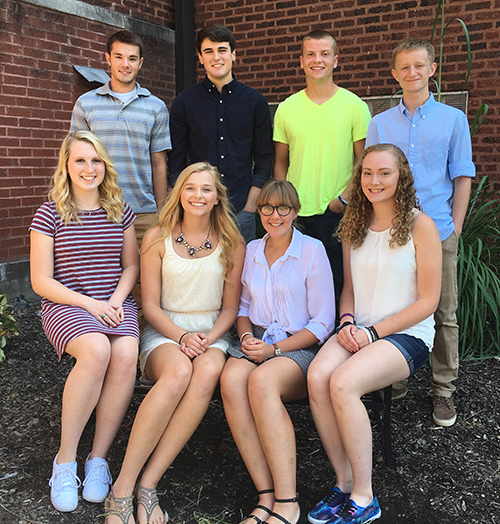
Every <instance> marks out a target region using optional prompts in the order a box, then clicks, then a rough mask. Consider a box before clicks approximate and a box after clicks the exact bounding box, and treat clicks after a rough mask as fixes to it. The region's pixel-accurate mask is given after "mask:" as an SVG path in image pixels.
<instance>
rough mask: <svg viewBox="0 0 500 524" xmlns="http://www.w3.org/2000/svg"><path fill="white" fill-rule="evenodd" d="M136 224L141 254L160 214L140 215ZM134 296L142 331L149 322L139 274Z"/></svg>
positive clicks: (133, 292)
mask: <svg viewBox="0 0 500 524" xmlns="http://www.w3.org/2000/svg"><path fill="white" fill-rule="evenodd" d="M136 217H137V218H136V219H135V222H134V226H135V236H136V237H137V244H138V246H139V252H140V250H141V245H142V240H143V239H144V235H145V234H146V231H147V230H148V229H149V228H150V227H152V226H154V225H155V224H156V223H157V222H158V213H138V214H137V215H136ZM132 295H134V299H135V301H136V303H137V310H138V314H139V328H140V330H141V333H142V330H143V329H144V328H145V327H146V326H147V322H146V320H145V319H144V317H143V315H142V299H141V275H140V274H139V280H138V281H137V284H136V285H135V286H134V289H133V290H132Z"/></svg>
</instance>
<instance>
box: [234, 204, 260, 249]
mask: <svg viewBox="0 0 500 524" xmlns="http://www.w3.org/2000/svg"><path fill="white" fill-rule="evenodd" d="M236 218H237V219H238V223H237V226H238V229H239V230H240V232H241V235H242V236H243V238H244V239H245V244H248V243H249V242H250V241H251V240H255V235H256V226H255V213H250V211H243V209H242V210H241V211H240V212H239V213H238V214H237V215H236Z"/></svg>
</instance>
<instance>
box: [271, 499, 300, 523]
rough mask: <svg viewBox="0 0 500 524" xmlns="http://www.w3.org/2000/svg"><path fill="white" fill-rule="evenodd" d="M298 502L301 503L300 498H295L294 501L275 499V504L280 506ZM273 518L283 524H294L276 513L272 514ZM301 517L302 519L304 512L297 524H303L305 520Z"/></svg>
mask: <svg viewBox="0 0 500 524" xmlns="http://www.w3.org/2000/svg"><path fill="white" fill-rule="evenodd" d="M298 501H299V498H298V496H295V497H293V498H292V499H274V502H277V503H278V504H287V503H294V502H298ZM299 511H300V507H299ZM271 517H274V518H276V519H278V520H281V522H283V524H292V523H291V522H290V521H289V520H287V519H286V518H285V517H283V516H282V515H280V514H279V513H274V511H272V512H271ZM301 517H302V512H300V513H299V520H298V521H297V522H296V524H300V523H301V522H303V519H302V518H301Z"/></svg>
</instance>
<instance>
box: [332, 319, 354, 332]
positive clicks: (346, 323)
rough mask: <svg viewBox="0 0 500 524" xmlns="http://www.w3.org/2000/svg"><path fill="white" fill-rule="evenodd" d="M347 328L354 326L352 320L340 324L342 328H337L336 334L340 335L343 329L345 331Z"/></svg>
mask: <svg viewBox="0 0 500 524" xmlns="http://www.w3.org/2000/svg"><path fill="white" fill-rule="evenodd" d="M346 326H354V322H351V321H350V320H346V321H345V322H344V323H343V324H340V326H339V327H338V328H337V330H336V331H335V333H339V331H340V330H341V329H344V328H345V327H346Z"/></svg>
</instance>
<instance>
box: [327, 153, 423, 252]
mask: <svg viewBox="0 0 500 524" xmlns="http://www.w3.org/2000/svg"><path fill="white" fill-rule="evenodd" d="M374 151H389V152H390V153H392V155H393V156H394V160H395V161H396V165H397V167H398V170H399V179H398V184H397V186H396V193H395V195H394V199H395V203H394V212H395V217H394V219H393V222H392V224H393V225H392V228H391V239H390V241H389V247H391V248H393V247H394V246H395V245H398V246H404V245H405V244H407V243H408V241H409V240H410V233H411V230H412V227H413V209H415V208H417V209H421V207H420V205H419V203H418V199H417V197H416V192H415V188H414V187H413V175H412V174H411V169H410V166H409V165H408V160H406V157H405V155H404V153H403V151H401V149H399V147H397V146H395V145H393V144H377V145H374V146H370V147H367V148H366V149H365V150H364V151H363V154H362V156H361V158H360V159H359V160H358V162H357V163H356V165H355V166H354V168H353V175H352V190H351V195H350V197H349V205H348V206H347V209H346V212H345V214H344V216H343V217H342V220H341V221H340V225H339V228H338V229H337V233H336V235H337V236H338V238H340V240H341V241H342V242H343V243H345V244H346V245H347V246H350V247H352V248H353V249H357V248H359V247H361V245H362V244H363V242H364V240H365V238H366V235H367V233H368V228H369V226H370V221H371V219H372V216H373V206H372V204H371V202H370V201H369V200H368V199H367V198H366V196H365V194H364V193H363V189H362V188H361V171H362V167H363V161H364V159H365V158H366V157H367V155H369V154H370V153H372V152H374Z"/></svg>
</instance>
